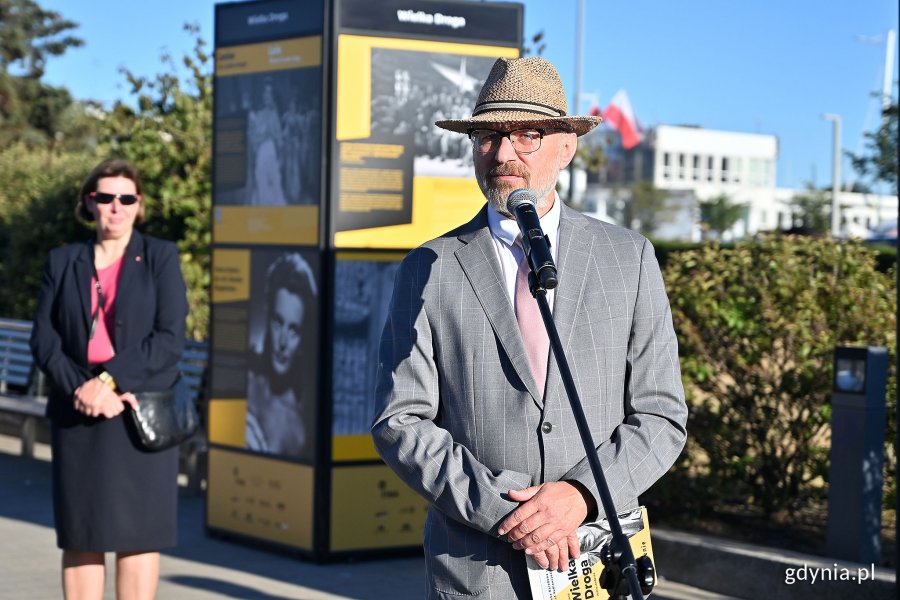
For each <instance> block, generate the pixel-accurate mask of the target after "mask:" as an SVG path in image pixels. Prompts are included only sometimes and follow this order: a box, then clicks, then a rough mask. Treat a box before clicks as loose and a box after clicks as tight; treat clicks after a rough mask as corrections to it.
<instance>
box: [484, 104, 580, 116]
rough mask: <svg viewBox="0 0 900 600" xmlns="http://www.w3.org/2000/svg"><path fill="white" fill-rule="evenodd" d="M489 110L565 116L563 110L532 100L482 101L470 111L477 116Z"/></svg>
mask: <svg viewBox="0 0 900 600" xmlns="http://www.w3.org/2000/svg"><path fill="white" fill-rule="evenodd" d="M491 110H520V111H523V112H533V113H537V114H539V115H546V116H548V117H563V116H565V114H566V113H565V111H562V110H557V109H555V108H552V107H550V106H546V105H544V104H535V103H534V102H507V101H502V102H483V103H482V104H479V105H478V106H476V107H475V110H473V111H472V116H473V117H475V116H478V115H480V114H481V113H484V112H488V111H491Z"/></svg>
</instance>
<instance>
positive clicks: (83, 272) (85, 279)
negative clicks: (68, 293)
mask: <svg viewBox="0 0 900 600" xmlns="http://www.w3.org/2000/svg"><path fill="white" fill-rule="evenodd" d="M93 263H94V240H93V238H91V239H90V240H88V241H87V242H86V243H85V244H83V245H82V248H81V252H79V254H78V258H76V259H75V264H74V268H75V283H76V285H77V288H78V300H79V302H80V304H81V314H82V317H83V318H84V330H85V331H87V332H90V330H91V279H92V278H93V276H94V268H93Z"/></svg>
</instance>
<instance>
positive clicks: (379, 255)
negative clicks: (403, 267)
mask: <svg viewBox="0 0 900 600" xmlns="http://www.w3.org/2000/svg"><path fill="white" fill-rule="evenodd" d="M404 256H406V252H353V251H350V252H346V251H344V252H338V253H337V254H336V255H335V257H336V258H337V259H338V260H364V261H372V262H396V261H398V260H403V257H404Z"/></svg>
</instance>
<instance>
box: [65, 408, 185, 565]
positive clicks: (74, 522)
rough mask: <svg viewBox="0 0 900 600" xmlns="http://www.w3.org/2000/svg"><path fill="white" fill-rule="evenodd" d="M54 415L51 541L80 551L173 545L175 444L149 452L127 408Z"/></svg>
mask: <svg viewBox="0 0 900 600" xmlns="http://www.w3.org/2000/svg"><path fill="white" fill-rule="evenodd" d="M127 410H128V409H126V412H123V413H122V414H120V415H119V416H117V417H115V418H112V419H105V418H98V419H88V418H85V419H82V420H81V422H78V423H72V424H70V423H64V424H63V423H58V422H56V421H53V422H52V425H51V440H52V442H51V443H52V449H53V516H54V521H55V525H56V543H57V545H58V546H59V547H60V548H62V549H64V550H76V551H82V552H152V551H156V550H160V549H163V548H170V547H172V546H175V544H176V542H177V533H178V527H177V525H178V524H177V514H178V447H177V446H176V447H174V448H170V449H168V450H164V451H162V452H147V451H145V450H143V449H141V448H140V447H139V446H138V442H137V439H136V437H135V433H134V431H133V425H132V424H131V422H130V418H131V417H130V416H129V415H128V414H127Z"/></svg>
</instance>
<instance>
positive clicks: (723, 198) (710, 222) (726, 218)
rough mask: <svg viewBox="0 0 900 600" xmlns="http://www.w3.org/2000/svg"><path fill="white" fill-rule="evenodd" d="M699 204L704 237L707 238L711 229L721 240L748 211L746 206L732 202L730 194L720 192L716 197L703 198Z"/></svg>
mask: <svg viewBox="0 0 900 600" xmlns="http://www.w3.org/2000/svg"><path fill="white" fill-rule="evenodd" d="M699 205H700V223H701V226H702V228H703V237H704V238H705V237H706V236H707V235H708V233H709V232H710V231H711V232H713V233H715V234H716V239H719V240H721V239H722V235H723V234H724V233H725V232H726V231H728V230H729V229H731V228H732V227H734V225H735V223H737V222H738V221H740V220H741V217H743V216H744V212H745V211H746V208H745V207H744V206H742V205H740V204H735V203H734V202H732V200H731V198H730V197H729V196H728V194H719V195H718V196H716V197H715V198H711V199H709V200H701V201H700V203H699Z"/></svg>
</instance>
